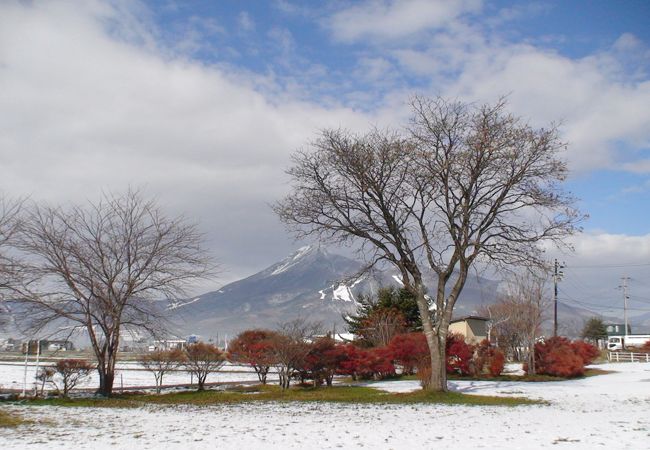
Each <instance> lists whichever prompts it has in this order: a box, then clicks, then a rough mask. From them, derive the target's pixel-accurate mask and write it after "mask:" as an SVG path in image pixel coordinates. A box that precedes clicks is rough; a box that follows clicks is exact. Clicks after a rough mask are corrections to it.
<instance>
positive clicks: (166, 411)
mask: <svg viewBox="0 0 650 450" xmlns="http://www.w3.org/2000/svg"><path fill="white" fill-rule="evenodd" d="M599 367H600V368H603V369H606V370H615V371H616V373H612V374H607V375H601V376H596V377H591V378H586V379H582V380H573V381H564V382H550V383H524V382H461V381H458V382H452V383H451V387H452V388H453V389H455V390H459V391H463V392H467V393H471V394H489V395H504V396H525V397H531V398H539V399H544V400H547V401H548V402H549V404H547V405H532V406H517V407H503V406H501V407H496V406H493V407H486V406H445V405H424V404H421V405H346V404H328V403H310V404H304V403H302V404H299V403H290V404H278V403H267V404H262V403H259V404H245V405H223V406H209V407H195V406H168V407H160V406H155V407H146V408H139V409H101V408H61V407H33V406H31V407H30V406H18V405H0V407H1V408H3V409H8V410H11V411H15V412H18V413H20V414H22V415H23V416H25V417H26V418H28V419H31V420H33V421H34V422H35V424H33V425H28V426H23V427H20V428H18V429H14V430H3V429H0V447H2V448H3V449H6V448H24V447H29V448H64V447H70V446H74V448H94V449H99V448H107V447H112V448H174V449H175V448H179V449H180V448H183V449H185V448H213V447H214V448H220V449H223V448H232V449H236V448H255V449H257V448H282V449H288V448H296V449H297V448H300V449H311V448H313V449H317V448H318V449H321V448H373V449H377V448H387V449H388V448H392V449H401V448H452V447H453V448H459V449H467V448H524V449H530V448H563V447H564V448H583V449H593V448H607V449H618V448H621V449H622V448H627V449H644V448H650V364H648V363H627V364H623V363H622V364H605V365H602V366H599ZM374 386H375V387H377V388H382V389H386V390H390V391H405V390H409V389H413V388H417V383H416V382H410V381H392V382H382V383H375V384H374Z"/></svg>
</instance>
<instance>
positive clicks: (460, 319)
mask: <svg viewBox="0 0 650 450" xmlns="http://www.w3.org/2000/svg"><path fill="white" fill-rule="evenodd" d="M467 320H483V321H485V322H487V321H489V320H490V318H489V317H483V316H471V315H470V316H462V317H457V318H455V319H452V320H451V322H449V323H456V322H464V321H467Z"/></svg>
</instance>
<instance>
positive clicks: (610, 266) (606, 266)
mask: <svg viewBox="0 0 650 450" xmlns="http://www.w3.org/2000/svg"><path fill="white" fill-rule="evenodd" d="M646 266H650V263H640V264H591V265H582V266H571V268H572V269H616V268H621V267H646Z"/></svg>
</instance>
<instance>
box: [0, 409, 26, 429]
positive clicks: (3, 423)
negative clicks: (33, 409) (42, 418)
mask: <svg viewBox="0 0 650 450" xmlns="http://www.w3.org/2000/svg"><path fill="white" fill-rule="evenodd" d="M27 423H29V421H28V420H25V419H23V418H22V417H20V416H18V415H16V414H12V413H9V412H7V411H0V428H14V427H17V426H18V425H24V424H27Z"/></svg>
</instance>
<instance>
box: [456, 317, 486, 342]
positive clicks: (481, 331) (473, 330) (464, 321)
mask: <svg viewBox="0 0 650 450" xmlns="http://www.w3.org/2000/svg"><path fill="white" fill-rule="evenodd" d="M489 321H490V319H488V318H487V317H481V316H464V317H459V318H457V319H453V320H452V321H451V322H450V323H449V332H450V333H456V334H462V335H463V336H465V342H467V343H468V344H478V343H479V342H481V341H482V340H484V339H487V323H488V322H489Z"/></svg>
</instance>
